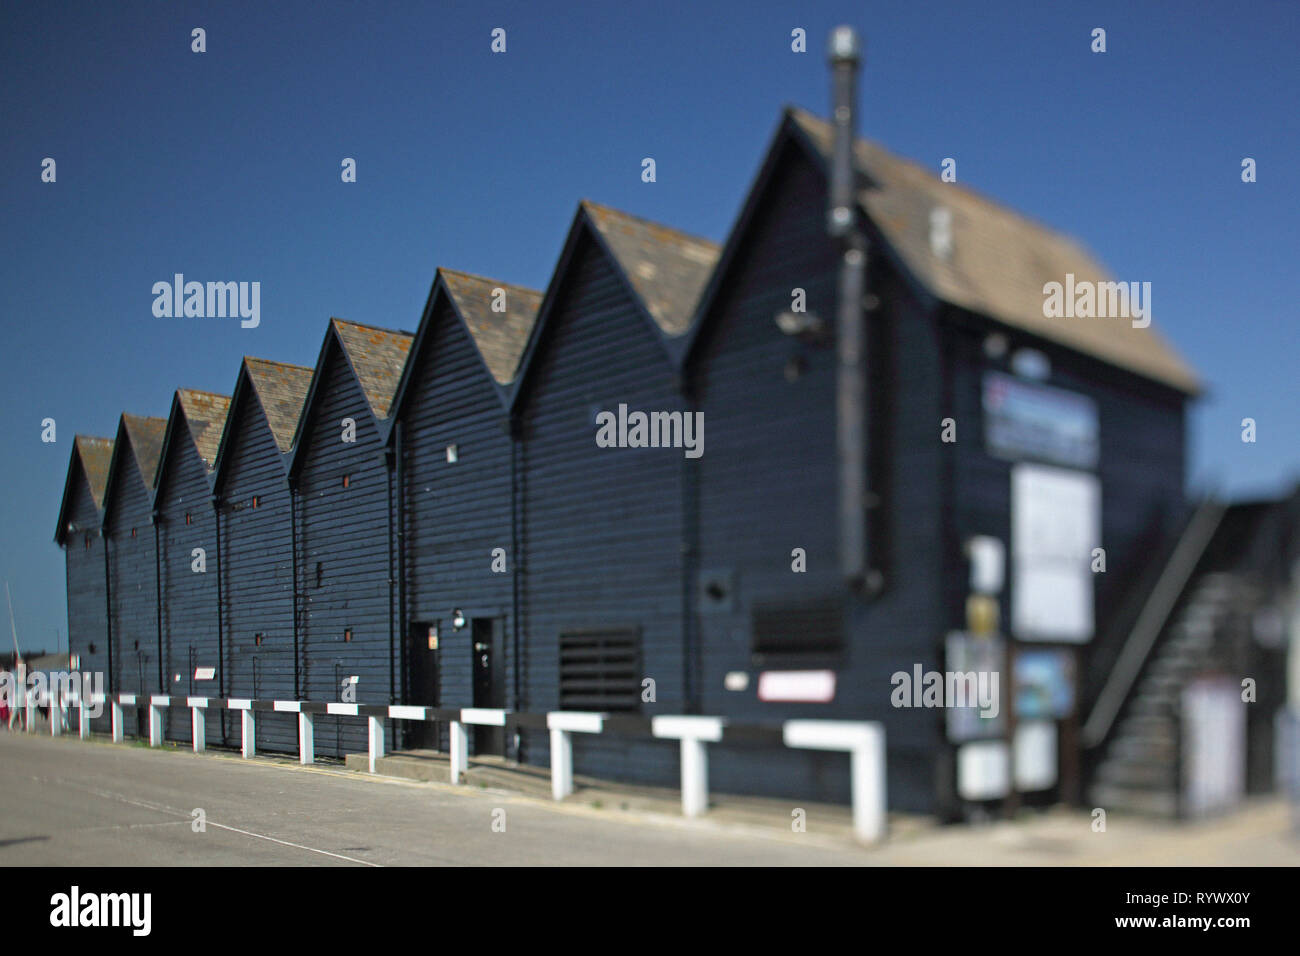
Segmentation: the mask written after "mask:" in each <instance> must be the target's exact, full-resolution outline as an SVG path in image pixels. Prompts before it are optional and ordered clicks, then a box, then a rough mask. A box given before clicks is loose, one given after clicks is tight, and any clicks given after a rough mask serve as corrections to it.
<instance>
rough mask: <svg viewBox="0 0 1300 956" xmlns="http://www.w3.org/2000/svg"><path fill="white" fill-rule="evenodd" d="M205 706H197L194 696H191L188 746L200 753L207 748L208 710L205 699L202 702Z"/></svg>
mask: <svg viewBox="0 0 1300 956" xmlns="http://www.w3.org/2000/svg"><path fill="white" fill-rule="evenodd" d="M203 703H204V705H205V706H199V704H198V702H197V701H196V699H195V698H193V697H191V698H190V700H189V705H190V746H191V747H192V748H194V752H195V753H196V754H201V753H203V751H205V750H207V749H208V711H207V707H206V704H207V701H204V702H203Z"/></svg>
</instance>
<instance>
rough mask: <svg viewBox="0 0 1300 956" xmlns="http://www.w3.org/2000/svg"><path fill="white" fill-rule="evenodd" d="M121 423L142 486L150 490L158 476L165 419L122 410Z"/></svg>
mask: <svg viewBox="0 0 1300 956" xmlns="http://www.w3.org/2000/svg"><path fill="white" fill-rule="evenodd" d="M122 425H123V427H124V428H125V429H126V435H127V438H128V439H129V440H130V442H131V450H132V452H134V454H135V464H136V467H137V468H139V469H140V477H141V479H143V481H144V486H145V487H146V488H148V489H149V490H150V491H152V490H153V486H154V482H155V481H156V480H157V478H158V459H159V457H161V455H162V443H163V437H164V436H165V435H166V434H167V419H165V418H145V417H143V416H140V415H128V414H127V413H126V412H123V413H122Z"/></svg>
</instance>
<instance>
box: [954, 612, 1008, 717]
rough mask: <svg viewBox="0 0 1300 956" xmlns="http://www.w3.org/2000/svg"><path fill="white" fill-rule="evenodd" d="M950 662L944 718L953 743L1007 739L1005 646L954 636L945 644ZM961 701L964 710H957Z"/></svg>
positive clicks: (996, 640)
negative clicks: (1004, 678) (1004, 706)
mask: <svg viewBox="0 0 1300 956" xmlns="http://www.w3.org/2000/svg"><path fill="white" fill-rule="evenodd" d="M944 652H945V657H946V660H947V663H946V665H945V666H946V668H947V673H946V674H945V675H944V680H945V685H947V684H949V683H951V684H952V685H953V686H952V689H953V691H954V693H953V694H952V695H951V699H950V698H949V696H948V695H947V690H948V688H947V686H945V700H946V703H947V706H946V707H945V709H944V716H945V718H946V724H947V729H948V739H949V740H951V741H952V742H953V743H963V742H965V741H969V740H987V739H989V738H1001V737H1003V736H1005V735H1006V715H1005V714H1004V713H1003V707H1002V697H1003V694H1004V690H1003V686H1002V674H1003V673H1005V670H1006V667H1005V664H1006V642H1005V641H1004V640H1003V639H1002V638H1000V637H994V636H991V635H983V634H967V633H965V632H960V631H958V632H954V633H952V634H949V635H948V637H947V639H946V640H945V641H944ZM958 698H960V703H961V704H962V705H963V706H956V704H957V702H958Z"/></svg>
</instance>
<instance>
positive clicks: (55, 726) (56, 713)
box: [50, 687, 63, 737]
mask: <svg viewBox="0 0 1300 956" xmlns="http://www.w3.org/2000/svg"><path fill="white" fill-rule="evenodd" d="M61 733H63V701H62V700H61V699H60V697H59V691H58V688H57V687H56V688H55V689H54V690H53V691H52V692H51V694H50V736H51V737H57V736H59V734H61Z"/></svg>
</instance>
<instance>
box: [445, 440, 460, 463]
mask: <svg viewBox="0 0 1300 956" xmlns="http://www.w3.org/2000/svg"><path fill="white" fill-rule="evenodd" d="M458 461H460V449H458V448H457V447H456V446H455V445H448V446H447V462H448V464H452V465H454V464H456V462H458Z"/></svg>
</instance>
